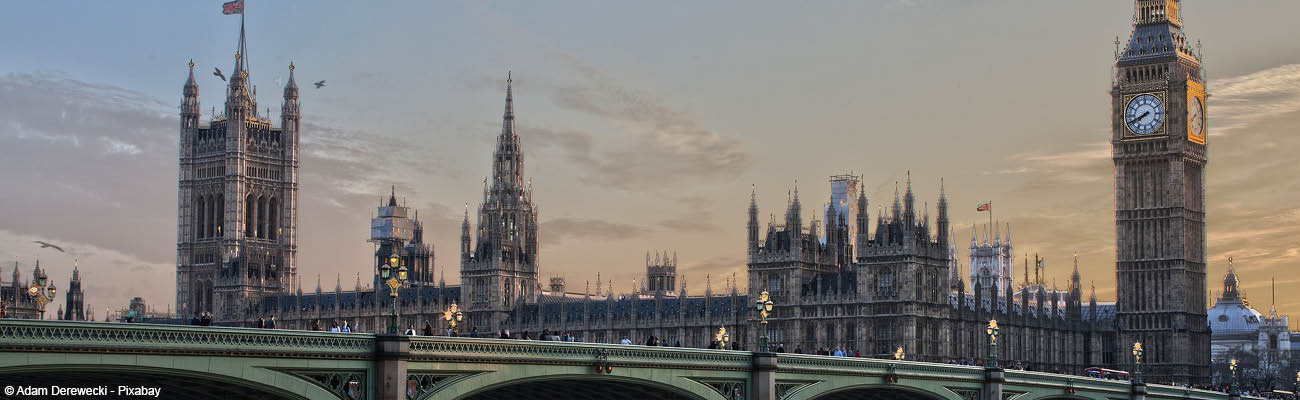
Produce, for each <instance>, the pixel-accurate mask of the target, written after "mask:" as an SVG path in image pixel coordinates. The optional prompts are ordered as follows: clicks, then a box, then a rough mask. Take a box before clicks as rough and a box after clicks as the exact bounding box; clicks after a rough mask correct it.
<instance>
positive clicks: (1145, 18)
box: [1135, 0, 1183, 27]
mask: <svg viewBox="0 0 1300 400" xmlns="http://www.w3.org/2000/svg"><path fill="white" fill-rule="evenodd" d="M1135 18H1136V19H1137V20H1136V21H1135V22H1136V23H1137V24H1138V25H1143V24H1159V23H1164V22H1168V23H1171V24H1174V26H1178V27H1182V25H1183V17H1182V15H1181V14H1179V12H1178V0H1138V1H1137V10H1136V15H1135Z"/></svg>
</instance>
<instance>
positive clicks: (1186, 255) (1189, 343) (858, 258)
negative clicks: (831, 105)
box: [177, 0, 1210, 383]
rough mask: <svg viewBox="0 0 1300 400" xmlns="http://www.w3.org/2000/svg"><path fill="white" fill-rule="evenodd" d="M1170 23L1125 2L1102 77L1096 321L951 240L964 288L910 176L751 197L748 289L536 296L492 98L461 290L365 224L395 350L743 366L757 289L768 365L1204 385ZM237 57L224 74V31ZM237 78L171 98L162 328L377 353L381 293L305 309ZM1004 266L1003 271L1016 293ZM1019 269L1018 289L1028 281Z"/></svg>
mask: <svg viewBox="0 0 1300 400" xmlns="http://www.w3.org/2000/svg"><path fill="white" fill-rule="evenodd" d="M1179 7H1180V2H1179V1H1177V0H1136V1H1135V19H1134V28H1133V32H1132V35H1131V36H1130V38H1129V41H1128V44H1127V46H1124V47H1123V48H1122V49H1120V50H1119V51H1118V52H1117V54H1116V58H1115V64H1114V68H1115V75H1114V79H1113V81H1112V86H1111V88H1110V89H1111V90H1110V92H1111V100H1112V113H1111V114H1112V117H1111V121H1110V125H1111V127H1112V136H1111V143H1112V147H1113V150H1114V151H1113V162H1114V166H1115V179H1116V186H1115V187H1116V193H1115V201H1116V214H1115V220H1116V233H1117V237H1116V245H1117V247H1116V248H1117V252H1116V253H1117V254H1116V258H1117V259H1116V270H1117V277H1118V281H1119V285H1118V288H1117V294H1118V295H1117V297H1118V299H1117V301H1116V302H1098V301H1097V299H1096V296H1095V295H1094V294H1093V293H1092V290H1091V289H1087V290H1086V291H1087V292H1088V293H1085V288H1084V287H1083V284H1082V281H1083V277H1082V276H1081V274H1080V272H1079V266H1078V264H1077V261H1076V262H1075V263H1074V265H1073V273H1072V274H1071V277H1070V279H1069V281H1068V282H1067V283H1065V285H1064V287H1063V288H1061V289H1059V290H1058V289H1057V288H1055V287H1051V286H1049V285H1046V284H1044V282H1043V279H1042V278H1041V271H1042V268H1044V267H1045V263H1044V262H1043V261H1042V259H1039V258H1038V257H1036V256H1035V257H1034V259H1033V263H1032V265H1031V263H1030V261H1029V259H1028V257H1025V258H1024V259H1022V260H1019V261H1020V262H1019V263H1017V262H1016V261H1017V260H1016V259H1015V253H1014V250H1015V249H1014V247H1013V243H1012V236H1011V229H1010V227H1009V226H1007V225H995V226H989V227H985V228H983V229H979V230H982V231H983V232H975V234H973V235H972V240H971V242H970V243H969V250H970V260H969V264H968V265H969V268H970V276H969V279H964V277H963V274H962V273H961V266H960V263H959V262H958V256H957V254H958V252H957V249H958V245H959V244H958V243H955V241H954V239H953V230H954V228H953V227H952V225H951V221H950V218H949V204H948V199H947V196H946V193H945V189H944V186H943V184H942V181H940V182H934V183H931V184H930V185H933V186H931V187H937V189H938V192H937V195H936V196H935V197H936V209H935V213H934V215H933V216H931V215H930V211H929V209H928V206H924V207H923V208H922V207H918V206H917V203H918V195H917V194H916V191H915V189H914V188H913V182H912V180H911V178H910V176H909V177H908V179H907V181H906V182H902V183H901V185H899V186H898V187H896V189H895V193H894V196H893V198H892V199H888V201H887V202H888V203H889V204H888V205H887V206H886V207H879V206H878V207H877V208H878V209H879V210H880V211H877V212H876V213H875V214H874V215H872V214H871V213H869V210H870V208H869V207H870V206H871V202H872V201H877V202H880V201H881V200H882V199H868V198H867V196H866V193H865V192H864V191H862V190H860V188H859V186H860V185H861V183H860V182H861V179H860V178H859V177H853V176H837V177H833V178H832V182H831V189H832V190H831V191H830V192H831V193H830V196H828V199H829V201H828V203H829V204H828V205H827V206H826V207H824V208H820V209H818V210H817V212H813V211H809V210H805V209H804V208H803V207H804V205H803V204H804V200H803V199H801V197H800V193H799V190H798V187H795V188H793V190H792V191H791V193H790V195H789V197H788V198H787V199H786V203H785V204H784V206H783V207H781V208H783V210H782V213H781V215H780V218H778V216H777V215H776V214H775V213H771V214H769V218H768V221H767V223H766V224H761V223H760V218H761V217H760V215H761V214H760V204H763V203H765V202H766V201H764V202H760V199H758V197H757V194H756V192H751V193H750V200H749V204H748V210H747V216H748V224H747V229H746V232H745V235H746V240H745V242H744V243H745V248H744V250H743V251H744V252H745V254H746V255H747V267H748V268H747V276H746V277H743V278H742V279H743V280H744V282H743V284H742V283H741V282H737V281H740V280H741V279H735V280H731V281H730V282H729V284H727V285H725V287H723V288H722V289H721V290H719V291H717V292H715V291H714V290H713V287H712V286H713V285H711V282H709V281H711V278H706V279H705V280H704V282H692V283H691V285H698V286H691V285H688V282H687V279H686V277H684V276H678V275H677V257H676V256H675V255H673V256H671V257H669V255H668V254H666V253H664V254H656V256H655V257H647V261H646V264H647V265H646V271H647V273H646V274H647V276H646V279H644V280H643V282H646V284H645V285H644V286H641V287H639V288H637V289H636V290H633V291H629V292H621V293H620V292H616V291H615V290H614V288H613V285H612V282H611V283H604V282H600V280H599V279H597V282H596V283H595V287H594V288H593V287H592V285H590V284H587V285H586V286H584V287H581V288H575V287H570V286H568V285H566V282H565V281H564V280H563V279H560V278H551V279H549V280H548V281H546V282H543V278H542V277H543V276H544V275H543V274H542V269H541V265H540V263H539V261H538V254H539V253H540V248H539V242H541V241H540V240H539V239H538V238H539V236H540V235H545V234H546V232H544V231H541V230H539V226H538V220H539V219H538V218H539V216H538V208H537V205H536V203H534V200H535V198H534V188H533V187H532V185H531V183H530V181H529V180H527V179H526V175H525V168H524V166H525V163H524V151H523V145H524V143H525V139H526V133H524V134H523V135H522V136H521V134H520V133H519V132H517V131H516V124H515V109H514V98H513V94H512V93H511V80H510V79H509V78H508V79H507V81H506V85H505V86H506V88H505V92H506V95H505V107H504V111H503V114H502V126H501V131H500V132H499V133H498V134H497V138H496V146H495V149H494V152H493V154H492V158H491V160H492V161H491V169H490V175H489V176H488V179H487V182H486V184H485V187H484V191H483V193H482V200H481V202H480V203H479V204H478V206H477V207H476V208H475V209H474V210H473V213H472V215H471V210H468V209H467V210H466V212H465V215H464V217H463V221H462V224H461V227H460V228H461V238H460V243H459V244H460V246H459V248H458V250H459V251H458V257H459V258H458V260H459V262H458V264H459V265H460V282H461V284H460V285H447V284H445V282H444V281H442V280H441V279H438V280H437V281H436V282H435V280H434V277H435V273H434V270H433V266H434V264H435V263H434V260H435V252H434V247H433V245H432V244H431V243H425V242H424V240H423V232H424V229H425V227H424V226H423V224H422V223H420V222H419V219H418V216H417V215H416V214H415V213H414V212H413V211H412V210H410V209H409V208H407V207H405V206H404V205H403V204H400V203H399V202H397V199H396V194H395V193H394V194H390V197H389V201H387V202H383V203H380V204H379V207H378V211H379V213H378V215H377V216H376V218H375V221H373V222H372V225H371V228H372V229H371V239H372V242H374V243H375V245H376V253H375V265H373V266H371V267H372V268H377V267H378V266H379V265H381V264H382V263H384V262H385V261H384V260H386V259H387V258H388V256H389V255H390V254H397V255H399V256H400V257H401V258H402V259H403V263H404V265H409V266H411V267H412V271H413V272H412V280H411V282H410V284H409V285H408V287H404V288H400V289H398V290H399V291H400V293H399V294H400V296H399V297H397V301H399V302H400V303H399V304H398V308H399V309H400V311H401V320H400V322H399V323H400V324H401V326H400V327H399V328H401V329H404V328H406V327H407V326H412V327H415V329H416V330H417V331H418V330H420V329H421V328H422V327H423V326H424V325H425V324H426V323H429V324H431V325H432V326H433V327H434V328H435V330H436V331H438V332H442V331H443V329H444V328H445V327H446V322H445V321H443V320H442V318H441V313H442V311H443V310H444V309H446V307H447V306H449V305H451V304H453V303H455V304H458V305H459V306H460V307H462V309H464V310H466V317H467V321H466V322H464V323H462V325H461V328H460V332H461V333H462V334H465V333H468V332H471V331H477V332H478V333H480V334H492V335H495V334H497V333H498V332H501V331H503V330H510V331H511V332H513V333H514V334H515V335H519V334H520V333H522V332H525V331H528V332H531V333H532V335H533V336H534V337H536V335H537V334H538V333H540V332H541V331H542V330H550V331H555V332H565V331H567V332H569V333H570V334H571V335H573V336H575V337H577V338H578V339H579V340H582V341H587V342H602V343H617V342H619V341H621V340H622V339H629V340H631V341H632V342H634V343H643V342H645V341H646V339H647V338H648V337H650V336H652V335H653V336H656V337H658V338H660V339H661V343H663V344H665V345H680V346H689V347H706V346H708V345H709V344H710V342H711V341H712V339H713V336H714V333H715V332H717V331H718V329H719V328H720V327H725V328H726V329H727V330H728V331H729V332H731V337H732V338H733V341H736V342H738V343H739V344H740V345H742V346H743V347H744V348H747V349H753V348H754V345H756V344H757V343H758V335H759V334H760V328H759V324H758V315H757V313H756V312H753V311H751V310H752V307H753V300H754V299H755V298H757V296H758V294H759V292H761V291H763V290H766V291H768V292H770V293H771V296H772V301H773V302H774V303H775V304H776V307H775V312H774V313H773V317H772V318H771V319H770V321H771V324H770V325H769V327H770V332H769V336H770V338H771V342H772V343H773V346H774V347H775V346H777V345H778V344H779V345H780V346H781V347H783V348H784V349H785V350H786V351H795V350H796V349H799V350H802V351H804V352H811V351H814V350H815V349H820V348H830V349H834V348H837V347H839V348H843V349H845V350H849V351H853V350H856V351H858V352H860V353H862V354H863V355H870V356H874V357H887V356H889V355H891V354H893V353H894V352H895V351H896V350H897V349H899V348H901V349H902V350H903V351H904V353H905V354H906V357H907V359H908V360H920V361H934V362H960V361H967V362H972V363H979V362H983V360H984V359H985V358H986V357H987V349H988V347H987V340H988V338H987V337H986V336H985V334H984V326H985V325H986V324H987V323H988V321H989V320H994V319H995V320H997V321H998V325H999V326H1000V327H1001V335H1000V338H999V344H1001V345H999V346H997V351H998V352H999V353H1000V354H999V358H1000V359H1001V360H1003V362H1006V363H1010V364H1011V365H1013V366H1019V367H1024V368H1028V369H1033V370H1040V371H1055V372H1062V373H1080V372H1082V370H1083V369H1084V368H1087V367H1091V366H1101V367H1110V368H1115V369H1130V368H1131V367H1132V362H1133V359H1132V357H1131V355H1130V354H1129V348H1130V346H1132V344H1133V343H1134V342H1142V343H1143V344H1144V346H1145V347H1146V348H1147V349H1148V350H1147V352H1146V354H1147V356H1146V357H1145V358H1144V359H1143V372H1144V374H1145V375H1146V376H1147V377H1148V379H1149V380H1152V381H1155V382H1175V383H1202V382H1208V379H1209V375H1210V374H1209V364H1210V363H1209V356H1210V342H1209V337H1210V336H1209V329H1208V327H1207V324H1206V305H1205V293H1206V290H1205V288H1206V281H1205V276H1206V262H1205V198H1204V184H1205V166H1206V147H1207V144H1206V134H1205V129H1206V124H1205V120H1204V115H1205V114H1204V107H1205V97H1206V95H1205V93H1206V91H1205V82H1204V77H1203V75H1202V72H1201V70H1200V67H1199V65H1200V57H1199V55H1198V54H1196V53H1195V52H1194V51H1193V50H1192V46H1189V43H1188V41H1187V39H1186V37H1185V36H1184V34H1183V32H1182V22H1183V21H1182V18H1181V15H1180V13H1179ZM240 43H241V50H240V51H241V53H242V52H243V34H242V32H241V38H240ZM243 54H246V53H243ZM236 60H237V61H236V69H235V72H234V75H232V78H231V80H230V82H229V84H228V88H227V90H226V92H227V101H226V105H225V113H224V115H222V116H219V117H216V118H214V119H213V120H212V121H211V122H210V123H208V124H207V125H206V126H201V125H200V124H199V115H198V113H199V110H200V108H199V107H198V103H197V92H198V87H197V84H196V83H194V79H193V74H192V72H191V76H190V80H188V81H187V82H186V83H185V86H184V93H185V96H184V100H183V101H184V102H183V103H182V107H181V117H182V118H181V128H180V130H181V141H180V143H181V144H180V146H181V158H180V167H181V178H180V203H179V204H180V208H179V221H178V235H179V237H178V248H177V258H178V266H177V309H178V310H181V312H183V313H186V314H183V315H188V314H189V313H194V312H211V313H213V314H214V317H215V318H216V320H217V321H218V323H219V324H224V325H243V326H250V325H253V324H254V323H255V322H256V320H257V318H259V317H264V316H269V315H275V316H276V318H277V324H278V326H280V327H284V328H291V329H308V328H310V327H311V326H312V324H313V323H314V322H317V321H319V322H320V323H321V324H324V325H326V326H328V324H329V323H330V322H331V321H349V322H350V323H351V324H353V325H354V326H355V327H356V329H357V330H359V331H368V332H383V331H384V330H385V329H386V324H387V323H388V322H387V315H388V311H389V307H390V303H389V302H390V301H393V300H392V299H393V297H390V295H389V292H388V290H389V289H388V288H387V287H386V286H385V285H378V284H370V285H367V288H364V289H363V287H362V285H361V277H360V276H358V277H357V279H356V283H355V287H353V288H351V289H348V290H345V289H344V288H343V286H342V285H343V284H342V281H343V279H342V278H341V277H340V278H337V279H336V282H335V286H334V288H333V290H329V291H323V290H322V288H321V283H320V282H319V279H318V281H317V283H316V287H315V290H314V291H311V290H307V291H304V290H303V287H302V286H301V285H299V284H298V273H299V272H300V269H299V267H298V266H297V265H296V262H295V257H296V251H297V246H298V243H297V241H296V238H297V235H296V232H295V228H296V226H297V211H298V210H297V201H296V200H297V196H298V186H297V182H298V181H297V176H298V152H299V147H298V143H299V141H298V138H299V135H300V134H308V135H309V134H310V132H301V131H300V130H299V129H298V128H299V120H300V116H301V112H300V110H299V105H298V90H297V86H296V85H295V83H294V81H293V75H292V66H291V67H290V68H291V70H290V71H291V73H290V78H289V82H288V85H286V87H285V88H284V99H283V105H282V110H283V112H282V113H281V115H282V116H281V118H280V120H281V121H280V123H281V126H280V127H272V126H271V124H270V122H269V121H268V120H267V119H266V118H264V117H262V116H259V115H257V112H256V109H257V107H256V106H255V104H256V99H255V97H254V96H255V94H254V93H253V92H252V91H249V90H248V88H247V73H248V71H247V69H246V68H244V65H243V64H241V63H240V61H238V60H239V59H238V56H237V58H236ZM936 183H937V184H936ZM927 186H929V185H927ZM878 204H879V203H878ZM818 214H820V215H818ZM818 217H820V218H821V219H820V220H818ZM431 228H432V229H447V228H448V227H442V226H439V227H431ZM453 229H454V228H453ZM981 234H982V235H981ZM978 236H983V237H982V238H979V239H977V238H976V237H978ZM736 251H737V252H739V251H741V249H740V248H739V246H737V249H736ZM1017 264H1020V265H1022V266H1023V267H1024V279H1023V280H1022V281H1021V282H1020V283H1019V284H1017V282H1016V281H1017V280H1016V279H1014V278H1013V277H1014V272H1015V269H1016V266H1017ZM1031 266H1032V268H1033V269H1034V270H1035V271H1036V273H1035V275H1038V277H1037V278H1033V279H1031V278H1030V277H1029V269H1030V267H1031ZM1095 269H1096V268H1092V269H1091V270H1095ZM367 279H368V280H369V279H370V277H367ZM968 281H969V282H968ZM372 282H377V281H372ZM1052 286H1055V285H1052Z"/></svg>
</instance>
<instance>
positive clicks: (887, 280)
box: [876, 269, 894, 297]
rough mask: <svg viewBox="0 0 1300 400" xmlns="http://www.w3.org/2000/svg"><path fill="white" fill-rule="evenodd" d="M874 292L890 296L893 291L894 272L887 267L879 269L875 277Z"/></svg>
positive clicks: (882, 295)
mask: <svg viewBox="0 0 1300 400" xmlns="http://www.w3.org/2000/svg"><path fill="white" fill-rule="evenodd" d="M876 293H877V295H878V296H881V297H891V296H893V293H894V272H893V271H890V270H888V269H886V270H882V271H880V275H878V276H877V277H876Z"/></svg>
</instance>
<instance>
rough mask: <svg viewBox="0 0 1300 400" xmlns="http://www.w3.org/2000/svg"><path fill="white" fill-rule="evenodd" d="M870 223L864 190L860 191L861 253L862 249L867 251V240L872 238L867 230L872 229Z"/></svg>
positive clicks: (859, 230) (858, 240)
mask: <svg viewBox="0 0 1300 400" xmlns="http://www.w3.org/2000/svg"><path fill="white" fill-rule="evenodd" d="M869 221H870V220H869V219H868V218H867V191H866V189H865V188H864V189H863V190H859V191H858V221H857V223H858V237H857V248H858V249H859V250H858V251H859V252H861V251H862V249H865V248H866V247H867V240H868V238H869V237H870V236H869V235H868V234H867V230H868V229H869V228H870V227H869V226H868V224H869Z"/></svg>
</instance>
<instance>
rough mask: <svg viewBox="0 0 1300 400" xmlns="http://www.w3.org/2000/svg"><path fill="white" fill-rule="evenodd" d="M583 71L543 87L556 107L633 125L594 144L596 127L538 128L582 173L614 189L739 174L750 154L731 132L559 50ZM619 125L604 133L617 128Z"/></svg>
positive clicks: (749, 162) (587, 179)
mask: <svg viewBox="0 0 1300 400" xmlns="http://www.w3.org/2000/svg"><path fill="white" fill-rule="evenodd" d="M562 58H564V59H566V60H568V61H569V63H568V64H569V66H570V67H572V68H573V69H574V70H576V71H577V72H578V73H579V74H580V75H581V77H582V78H581V79H579V81H578V82H576V83H571V84H557V85H553V86H551V87H549V88H547V92H548V93H550V97H551V100H552V101H553V102H554V103H555V104H556V105H557V106H559V107H561V108H564V109H567V110H571V111H576V112H580V113H584V114H588V115H591V116H594V117H597V118H598V119H600V120H603V121H606V122H609V123H611V124H612V125H614V126H618V127H619V129H618V130H620V131H621V130H625V131H627V132H630V133H631V136H630V137H627V138H621V139H626V140H620V142H622V144H620V145H614V146H608V147H603V146H598V145H596V143H594V142H595V141H594V140H593V138H594V137H596V135H593V134H591V133H586V132H575V131H548V130H544V129H538V128H530V129H534V130H538V132H540V135H541V136H542V137H544V138H549V139H556V140H559V142H558V143H555V144H554V146H555V147H557V148H559V149H561V151H562V153H563V154H564V155H565V157H566V159H568V160H569V161H571V162H574V163H576V164H577V165H578V166H579V170H581V171H583V174H584V175H583V176H582V177H581V178H580V179H581V180H582V181H584V182H586V183H591V184H598V185H602V186H605V187H611V188H617V189H625V190H626V189H632V188H639V187H654V186H655V185H663V184H666V183H678V184H680V183H683V182H691V181H696V182H698V181H704V182H717V181H724V180H727V179H730V178H734V177H737V176H739V175H740V174H741V173H742V172H744V171H745V170H746V169H748V168H749V167H750V166H751V165H752V164H753V156H752V155H751V154H750V153H749V152H747V151H746V150H745V149H744V146H743V143H742V142H741V141H740V140H738V139H736V138H733V137H729V136H725V135H723V134H721V133H718V132H716V131H713V130H709V129H706V128H703V127H700V126H699V124H698V123H697V122H696V121H695V120H694V119H693V118H691V117H690V116H689V115H688V114H686V113H683V112H680V111H677V110H673V109H671V108H670V107H668V106H667V105H665V104H664V103H663V102H662V101H661V100H659V99H656V98H654V97H652V96H651V95H649V94H647V93H643V92H639V91H635V90H632V89H629V88H626V87H623V86H621V85H619V84H618V83H617V82H616V81H615V80H614V79H613V78H611V77H609V76H608V74H607V73H605V72H604V71H602V70H600V69H598V68H595V67H592V66H590V65H587V64H586V63H584V62H582V61H580V60H578V59H577V58H575V57H571V56H563V57H562ZM619 133H620V132H610V133H607V134H602V135H600V136H602V137H611V136H619Z"/></svg>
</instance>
